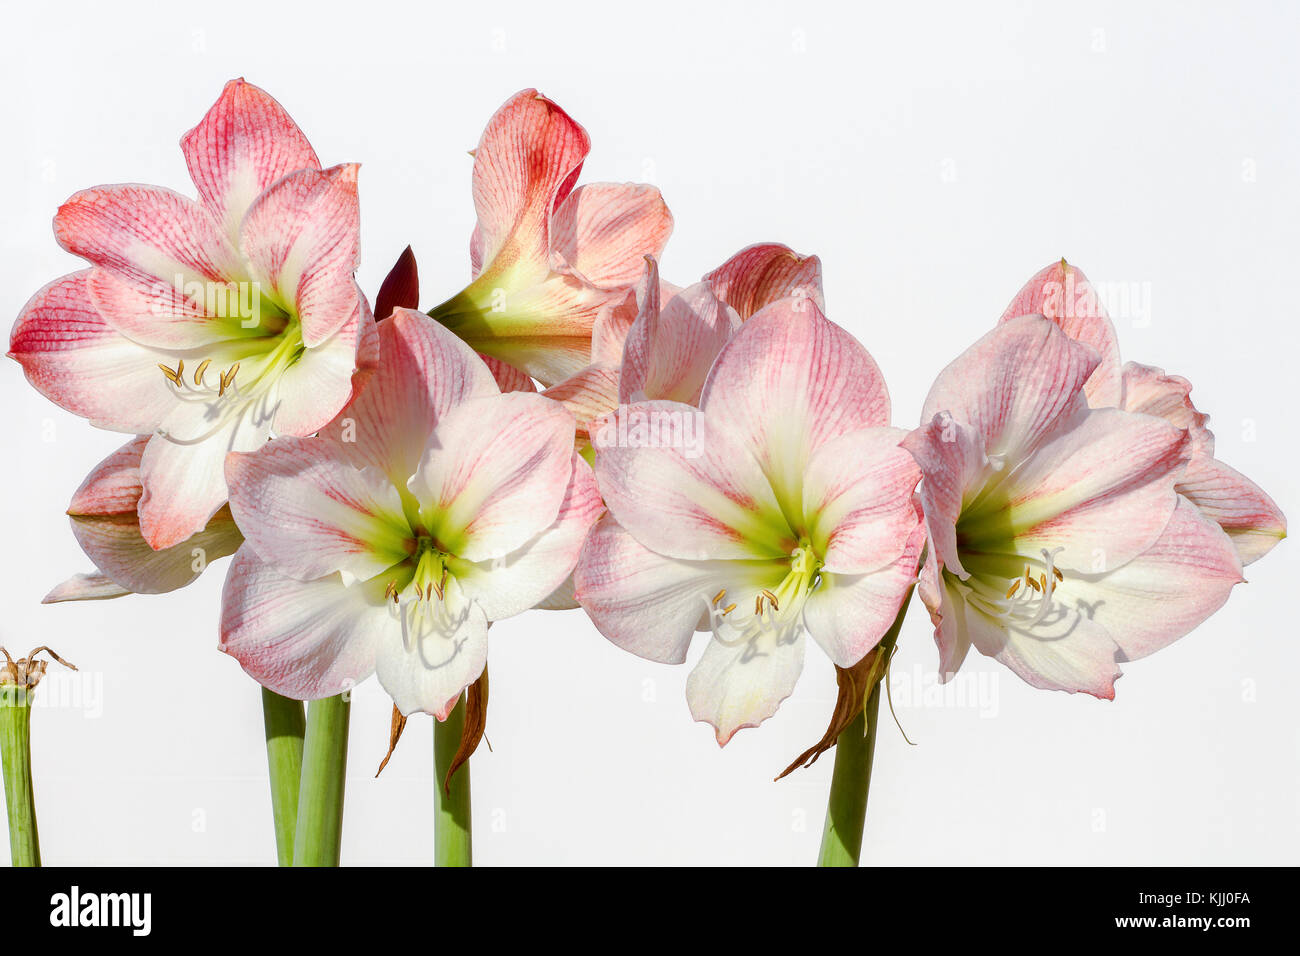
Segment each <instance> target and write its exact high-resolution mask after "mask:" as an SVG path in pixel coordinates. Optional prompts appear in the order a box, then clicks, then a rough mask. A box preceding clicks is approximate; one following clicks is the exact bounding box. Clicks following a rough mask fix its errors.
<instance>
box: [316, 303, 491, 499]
mask: <svg viewBox="0 0 1300 956" xmlns="http://www.w3.org/2000/svg"><path fill="white" fill-rule="evenodd" d="M378 328H379V367H378V368H377V369H376V370H375V371H374V373H373V374H372V375H370V376H369V377H368V378H367V379H366V382H365V385H364V387H363V388H362V389H361V392H360V393H359V394H358V395H356V396H354V397H353V399H352V401H351V402H349V403H348V404H347V406H346V407H345V408H344V409H343V410H342V411H341V412H339V414H338V415H337V416H336V417H335V419H334V421H332V422H331V423H330V424H329V425H327V426H326V427H325V428H323V429H322V430H321V434H322V435H325V436H328V437H330V438H333V439H334V440H335V441H337V442H339V443H340V444H341V445H342V446H343V448H344V449H345V450H347V451H348V452H349V453H350V454H351V456H352V458H353V463H354V464H356V465H358V466H364V465H374V466H376V467H379V468H383V469H385V470H386V471H387V473H388V476H389V477H390V478H391V479H392V480H393V482H394V483H401V482H405V481H406V480H407V479H408V478H409V477H410V476H411V475H413V474H415V469H416V468H417V467H418V466H419V463H420V456H421V455H422V454H423V452H424V447H425V445H426V444H427V442H428V439H429V433H430V431H432V429H433V426H434V424H435V423H436V422H437V421H438V420H439V419H440V418H442V417H443V416H444V415H446V414H447V412H449V411H450V410H451V409H452V408H454V407H455V406H457V405H459V404H460V403H462V402H465V401H467V400H469V399H472V398H477V397H482V396H485V395H496V394H498V389H497V385H496V382H495V381H494V380H493V378H492V373H491V372H490V371H489V370H488V367H487V366H486V365H484V364H483V362H482V361H480V360H479V358H478V356H477V355H475V354H474V351H473V350H472V349H471V348H470V347H469V346H467V345H466V344H465V343H464V342H462V341H461V340H460V339H458V338H457V337H456V336H455V335H453V334H452V333H451V332H448V331H447V330H446V329H444V328H443V327H442V326H440V325H438V323H436V322H434V321H433V320H432V319H430V318H429V317H428V316H426V315H422V314H420V313H419V312H413V311H411V310H410V309H397V310H396V311H394V313H393V317H392V318H390V319H387V320H385V321H384V322H381V323H379V327H378Z"/></svg>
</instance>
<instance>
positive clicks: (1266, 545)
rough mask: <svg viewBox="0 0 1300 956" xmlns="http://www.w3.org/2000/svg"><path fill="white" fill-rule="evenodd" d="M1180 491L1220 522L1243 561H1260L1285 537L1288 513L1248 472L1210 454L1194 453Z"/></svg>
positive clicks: (1204, 512)
mask: <svg viewBox="0 0 1300 956" xmlns="http://www.w3.org/2000/svg"><path fill="white" fill-rule="evenodd" d="M1178 491H1179V492H1180V493H1181V494H1183V495H1186V496H1187V498H1188V499H1190V500H1191V502H1192V503H1193V504H1194V505H1196V507H1197V508H1199V509H1200V511H1201V514H1203V515H1205V517H1207V518H1209V519H1210V520H1211V521H1213V522H1215V523H1216V524H1218V525H1219V527H1221V528H1222V529H1223V530H1224V531H1225V532H1227V535H1228V537H1229V538H1230V539H1231V541H1232V543H1233V544H1234V545H1235V546H1236V548H1237V553H1238V555H1239V556H1240V558H1241V562H1242V564H1250V563H1251V562H1252V561H1258V560H1259V559H1260V558H1262V557H1263V556H1264V555H1266V554H1267V553H1268V552H1269V551H1271V550H1272V548H1273V546H1274V545H1276V544H1277V543H1278V542H1279V541H1281V540H1282V539H1283V538H1285V537H1286V516H1285V515H1284V514H1282V509H1281V508H1279V507H1278V506H1277V504H1276V502H1274V501H1273V499H1272V498H1270V497H1269V496H1268V495H1267V494H1265V493H1264V490H1263V489H1262V488H1260V487H1259V486H1258V485H1257V484H1255V483H1254V482H1253V481H1251V480H1250V479H1249V478H1247V477H1246V476H1245V475H1243V474H1241V473H1240V472H1238V471H1235V470H1234V469H1232V468H1229V467H1228V466H1227V465H1225V464H1224V463H1223V462H1221V461H1218V460H1216V459H1214V458H1210V457H1209V456H1208V455H1204V454H1201V455H1193V456H1192V460H1191V462H1189V463H1188V465H1187V471H1186V473H1185V474H1184V475H1183V477H1182V480H1181V481H1179V483H1178Z"/></svg>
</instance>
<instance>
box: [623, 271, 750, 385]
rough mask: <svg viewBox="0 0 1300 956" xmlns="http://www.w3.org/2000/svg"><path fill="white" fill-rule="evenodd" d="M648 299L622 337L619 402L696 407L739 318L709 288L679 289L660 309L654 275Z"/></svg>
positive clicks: (698, 285) (703, 284)
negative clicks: (659, 402) (653, 401)
mask: <svg viewBox="0 0 1300 956" xmlns="http://www.w3.org/2000/svg"><path fill="white" fill-rule="evenodd" d="M652 268H653V269H654V271H653V272H652V273H651V281H652V285H651V293H650V295H648V296H647V298H646V301H645V302H644V303H643V305H642V307H641V309H640V312H639V314H638V315H637V318H636V321H635V322H634V323H633V324H632V328H631V330H630V331H629V332H628V335H627V342H626V344H625V346H624V351H623V377H622V380H621V382H620V385H619V397H620V399H621V400H622V401H624V402H636V401H644V400H646V399H648V398H649V399H667V400H668V401H674V402H685V403H686V404H688V405H695V404H698V403H699V400H700V392H701V391H702V390H703V388H704V381H705V379H706V378H708V375H709V369H711V368H712V367H713V362H714V360H715V359H716V358H717V357H718V354H719V353H720V352H721V351H722V347H723V346H724V345H726V344H727V342H728V340H729V339H730V338H731V336H732V334H733V333H734V332H735V331H736V330H737V329H739V328H740V316H739V315H737V314H736V311H735V310H734V309H732V308H731V307H730V306H729V305H727V304H726V303H725V302H723V301H722V300H721V299H720V298H719V297H718V296H717V295H715V294H714V290H713V288H712V287H711V286H710V285H709V283H708V282H700V283H696V284H695V285H693V286H689V287H688V288H686V289H683V290H682V291H681V292H680V293H678V294H677V295H675V296H673V297H672V298H671V299H669V300H668V301H667V302H665V303H664V304H663V307H662V309H661V308H660V307H659V295H658V289H657V282H658V271H657V268H655V267H652Z"/></svg>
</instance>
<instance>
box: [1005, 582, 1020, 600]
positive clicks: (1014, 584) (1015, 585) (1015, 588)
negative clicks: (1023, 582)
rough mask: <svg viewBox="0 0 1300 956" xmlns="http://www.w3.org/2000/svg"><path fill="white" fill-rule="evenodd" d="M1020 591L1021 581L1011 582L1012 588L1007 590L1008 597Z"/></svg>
mask: <svg viewBox="0 0 1300 956" xmlns="http://www.w3.org/2000/svg"><path fill="white" fill-rule="evenodd" d="M1019 590H1020V579H1019V578H1016V579H1015V580H1014V581H1012V582H1011V587H1009V588H1007V597H1011V595H1013V594H1015V593H1016V592H1017V591H1019Z"/></svg>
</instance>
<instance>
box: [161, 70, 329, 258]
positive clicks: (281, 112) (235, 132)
mask: <svg viewBox="0 0 1300 956" xmlns="http://www.w3.org/2000/svg"><path fill="white" fill-rule="evenodd" d="M181 150H182V151H183V152H184V153H185V164H186V165H187V166H188V167H189V170H190V178H191V179H192V180H194V185H195V186H197V187H198V189H199V198H200V199H202V200H203V203H204V204H205V205H206V206H207V207H208V209H209V211H210V212H211V213H212V216H213V218H214V219H215V220H216V221H217V222H218V223H220V224H221V225H222V227H223V228H224V230H225V231H226V234H227V235H229V236H230V237H231V239H232V241H233V240H236V239H237V238H238V236H239V224H240V222H242V221H243V218H244V214H245V213H246V212H247V211H248V208H249V206H251V205H252V204H253V200H255V199H256V198H257V197H258V196H259V195H260V194H261V193H262V192H263V191H264V190H266V189H267V188H268V187H269V186H270V185H271V184H272V183H274V182H275V181H276V180H278V179H280V178H281V177H283V176H285V175H287V174H289V173H291V172H293V171H294V170H296V169H306V168H311V169H319V168H320V161H319V160H318V159H317V158H316V153H315V151H314V150H313V149H312V148H311V144H310V143H308V142H307V137H305V136H304V135H303V134H302V131H301V130H300V129H298V126H297V125H296V124H295V123H294V121H293V120H292V119H290V118H289V114H288V113H287V112H285V109H284V107H283V106H281V105H280V104H279V103H277V102H276V101H275V100H274V99H272V98H271V96H270V95H269V94H267V93H266V92H265V91H264V90H261V89H259V88H258V87H256V86H254V85H253V84H251V83H246V82H244V80H243V79H238V80H231V81H230V82H229V83H227V84H226V86H225V89H223V90H222V91H221V98H220V99H218V100H217V102H216V103H214V104H213V106H212V108H211V109H210V110H208V112H207V114H206V115H205V116H204V117H203V119H202V121H201V122H200V123H199V125H198V126H196V127H194V129H192V130H190V131H189V132H188V133H186V134H185V135H184V136H183V137H182V138H181Z"/></svg>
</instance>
